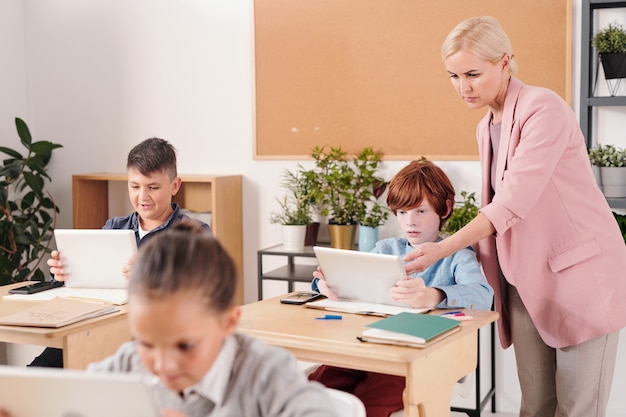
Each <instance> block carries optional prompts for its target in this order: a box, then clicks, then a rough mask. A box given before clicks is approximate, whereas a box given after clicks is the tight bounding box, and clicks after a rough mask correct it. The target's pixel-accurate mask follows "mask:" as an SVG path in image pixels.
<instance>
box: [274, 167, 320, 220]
mask: <svg viewBox="0 0 626 417" xmlns="http://www.w3.org/2000/svg"><path fill="white" fill-rule="evenodd" d="M299 168H300V169H299V170H298V171H295V172H293V171H289V170H284V171H283V177H282V181H281V186H282V187H283V188H285V189H286V190H287V191H288V193H287V194H286V195H284V196H283V198H282V199H279V198H276V201H278V204H279V206H280V211H275V212H273V213H272V214H271V216H270V223H279V224H283V225H306V224H309V223H311V222H312V215H313V212H314V208H315V200H314V199H313V198H312V196H311V191H312V186H313V185H312V184H311V179H312V178H313V177H311V176H310V175H305V171H304V169H303V168H302V167H301V166H299Z"/></svg>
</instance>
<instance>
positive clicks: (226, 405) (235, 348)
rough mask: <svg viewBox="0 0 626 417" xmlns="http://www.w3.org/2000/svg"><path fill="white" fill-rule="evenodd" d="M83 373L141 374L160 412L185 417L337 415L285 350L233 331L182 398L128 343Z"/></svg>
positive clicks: (324, 393) (322, 391) (323, 393)
mask: <svg viewBox="0 0 626 417" xmlns="http://www.w3.org/2000/svg"><path fill="white" fill-rule="evenodd" d="M87 370H88V371H90V372H122V373H125V372H130V373H135V374H143V375H144V376H145V377H146V382H147V383H148V384H149V385H150V386H151V388H152V392H153V394H154V397H155V401H156V403H157V405H158V408H159V409H160V410H162V409H163V408H170V409H174V410H178V411H182V412H184V413H186V415H187V417H209V416H210V417H243V416H246V417H269V416H272V417H278V416H280V417H298V416H302V417H304V416H306V417H322V416H323V417H329V416H330V417H340V416H338V415H337V412H336V411H335V410H334V408H335V407H333V401H332V399H331V397H330V395H329V394H328V391H327V390H326V388H325V387H324V386H323V385H321V384H319V383H317V382H312V381H308V380H307V378H306V376H305V375H304V373H303V372H302V371H301V370H300V369H299V367H298V365H297V362H296V360H295V358H294V357H293V356H292V355H291V354H290V353H289V352H287V351H286V350H284V349H281V348H278V347H275V346H270V345H268V344H266V343H264V342H263V341H261V340H259V339H257V338H253V337H250V336H247V335H243V334H238V333H235V334H233V335H231V336H229V337H228V338H227V339H226V341H225V343H224V346H223V347H222V349H221V351H220V353H219V355H218V357H217V358H216V360H215V363H214V364H213V366H212V367H211V369H210V370H209V372H207V374H206V375H205V376H204V377H203V378H202V379H201V380H200V381H199V382H198V383H197V384H195V385H193V386H191V387H188V388H186V389H185V390H184V392H183V393H181V394H179V393H177V392H174V391H171V390H169V389H167V388H166V387H164V386H163V385H162V384H161V383H160V381H159V379H158V378H157V377H156V376H155V375H153V374H152V373H151V372H150V371H149V370H148V369H147V368H145V367H144V366H143V365H142V363H141V361H140V359H139V355H138V353H137V346H136V343H135V342H132V341H131V342H127V343H125V344H123V345H122V346H121V347H120V348H119V350H118V351H117V352H116V353H115V354H114V355H112V356H110V357H108V358H106V359H104V360H103V361H101V362H97V363H93V364H90V365H89V367H88V368H87Z"/></svg>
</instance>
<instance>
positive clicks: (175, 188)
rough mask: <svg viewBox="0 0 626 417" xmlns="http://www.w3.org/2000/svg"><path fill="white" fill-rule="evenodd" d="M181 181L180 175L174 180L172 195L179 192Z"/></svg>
mask: <svg viewBox="0 0 626 417" xmlns="http://www.w3.org/2000/svg"><path fill="white" fill-rule="evenodd" d="M181 182H182V180H181V179H180V177H176V179H175V180H174V181H172V197H173V196H175V195H176V194H177V193H178V190H180V184H181Z"/></svg>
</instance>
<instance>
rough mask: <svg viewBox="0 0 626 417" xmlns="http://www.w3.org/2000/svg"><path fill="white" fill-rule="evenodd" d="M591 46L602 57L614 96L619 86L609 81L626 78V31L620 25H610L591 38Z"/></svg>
mask: <svg viewBox="0 0 626 417" xmlns="http://www.w3.org/2000/svg"><path fill="white" fill-rule="evenodd" d="M591 44H592V45H593V47H594V48H595V50H596V52H597V53H598V56H599V57H600V61H601V62H602V69H603V70H604V78H605V79H606V80H607V86H608V88H609V92H610V94H611V96H614V95H615V94H616V93H617V88H618V87H619V84H618V83H610V82H609V80H613V79H615V78H626V31H625V30H624V27H623V26H622V25H620V24H619V23H616V22H614V23H610V24H609V25H608V26H607V27H606V28H604V29H602V30H601V31H600V32H598V33H596V34H595V35H594V36H593V37H592V38H591Z"/></svg>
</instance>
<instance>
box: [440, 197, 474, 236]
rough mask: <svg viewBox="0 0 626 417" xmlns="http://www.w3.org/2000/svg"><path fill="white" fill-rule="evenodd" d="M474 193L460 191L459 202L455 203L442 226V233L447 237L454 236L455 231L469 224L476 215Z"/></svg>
mask: <svg viewBox="0 0 626 417" xmlns="http://www.w3.org/2000/svg"><path fill="white" fill-rule="evenodd" d="M475 194H476V193H468V192H467V191H461V198H462V200H461V201H458V202H456V203H455V206H454V210H453V211H452V215H451V216H450V218H448V220H447V221H446V223H445V224H444V225H443V231H444V232H445V233H447V234H448V235H452V234H454V232H456V231H457V230H459V229H460V228H462V227H463V226H465V225H466V224H467V223H469V222H470V221H471V220H472V219H473V218H474V217H476V216H477V215H478V210H479V207H478V204H477V203H476V195H475Z"/></svg>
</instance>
